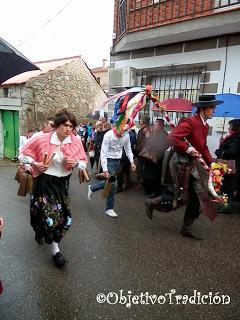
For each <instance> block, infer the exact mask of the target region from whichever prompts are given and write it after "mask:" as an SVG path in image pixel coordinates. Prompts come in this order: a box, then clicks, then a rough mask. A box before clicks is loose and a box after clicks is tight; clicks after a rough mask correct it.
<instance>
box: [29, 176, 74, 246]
mask: <svg viewBox="0 0 240 320" xmlns="http://www.w3.org/2000/svg"><path fill="white" fill-rule="evenodd" d="M69 178H70V175H68V176H66V177H60V178H59V177H55V176H51V175H47V174H44V173H43V174H41V175H40V176H38V177H37V178H34V179H33V190H32V194H31V200H30V224H31V226H32V227H33V230H34V231H35V232H36V235H37V236H38V237H41V238H44V239H45V241H46V242H47V243H52V241H55V242H60V241H61V239H62V237H63V236H64V234H65V233H66V231H67V230H68V229H69V228H70V225H71V208H70V199H69V195H68V186H69Z"/></svg>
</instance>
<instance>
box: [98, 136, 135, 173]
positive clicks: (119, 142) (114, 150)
mask: <svg viewBox="0 0 240 320" xmlns="http://www.w3.org/2000/svg"><path fill="white" fill-rule="evenodd" d="M122 148H124V150H125V152H126V155H127V157H128V159H129V161H130V162H131V163H132V162H133V153H132V149H131V142H130V136H129V134H126V135H124V136H123V137H116V135H115V134H114V132H113V130H109V131H108V132H107V133H106V134H105V135H104V138H103V142H102V147H101V165H102V169H103V171H108V168H107V159H108V158H110V159H121V158H122Z"/></svg>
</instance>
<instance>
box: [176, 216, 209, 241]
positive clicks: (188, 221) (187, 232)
mask: <svg viewBox="0 0 240 320" xmlns="http://www.w3.org/2000/svg"><path fill="white" fill-rule="evenodd" d="M193 222H194V218H184V222H183V226H182V229H181V235H182V236H183V237H187V238H191V239H195V240H204V238H203V237H202V236H200V235H198V234H197V233H195V232H194V231H193V229H192V226H193Z"/></svg>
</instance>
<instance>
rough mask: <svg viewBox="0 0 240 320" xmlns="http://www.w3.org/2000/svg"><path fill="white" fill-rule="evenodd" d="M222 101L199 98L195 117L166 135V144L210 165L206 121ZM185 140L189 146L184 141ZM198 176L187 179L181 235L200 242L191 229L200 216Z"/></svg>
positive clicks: (210, 158)
mask: <svg viewBox="0 0 240 320" xmlns="http://www.w3.org/2000/svg"><path fill="white" fill-rule="evenodd" d="M222 102H223V101H220V100H216V98H215V96H214V95H203V96H199V101H198V102H197V103H196V104H195V106H196V107H197V112H196V115H195V116H193V117H189V118H186V119H184V120H183V121H182V122H181V123H180V124H179V125H177V126H176V128H174V129H173V130H172V132H171V133H170V134H169V135H168V142H169V143H170V145H172V146H173V147H174V149H175V151H176V152H177V153H187V154H188V155H189V156H190V157H193V158H194V157H197V156H198V154H199V153H200V154H201V155H202V157H203V159H204V160H205V162H206V163H207V165H209V166H210V165H211V163H212V162H213V159H212V156H211V154H210V152H209V150H208V146H207V135H208V129H209V126H208V124H207V120H208V119H211V118H212V117H213V113H214V111H215V108H216V106H217V105H218V104H220V103H222ZM184 138H186V139H187V141H188V142H190V144H191V146H189V144H188V143H187V142H186V141H185V140H184ZM197 176H198V174H197V173H196V172H192V174H191V175H190V179H189V189H188V192H189V197H188V199H189V200H188V203H187V208H186V211H185V215H184V220H183V226H182V229H181V234H182V236H184V237H190V238H194V239H196V240H201V239H202V237H200V236H198V235H197V234H196V233H195V232H194V231H193V229H192V226H193V223H194V221H195V219H197V218H198V217H199V215H200V202H199V198H198V195H197V193H196V191H195V187H194V182H195V181H197Z"/></svg>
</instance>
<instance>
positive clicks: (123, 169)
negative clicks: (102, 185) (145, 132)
mask: <svg viewBox="0 0 240 320" xmlns="http://www.w3.org/2000/svg"><path fill="white" fill-rule="evenodd" d="M129 136H130V143H131V149H132V153H133V155H135V147H136V141H137V134H136V131H135V129H131V130H130V131H129ZM130 176H131V164H130V161H129V159H128V157H127V155H126V152H125V150H124V148H123V153H122V158H121V161H120V166H119V171H118V176H117V183H118V189H117V192H121V191H123V190H124V189H127V188H129V187H130Z"/></svg>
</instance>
